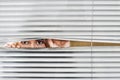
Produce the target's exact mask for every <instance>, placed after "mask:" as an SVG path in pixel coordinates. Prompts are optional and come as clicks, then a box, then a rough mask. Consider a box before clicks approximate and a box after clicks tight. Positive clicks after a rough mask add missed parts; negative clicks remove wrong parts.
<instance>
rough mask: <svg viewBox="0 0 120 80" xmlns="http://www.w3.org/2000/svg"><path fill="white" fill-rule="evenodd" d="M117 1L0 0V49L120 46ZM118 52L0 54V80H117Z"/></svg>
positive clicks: (16, 51)
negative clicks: (28, 43) (65, 42)
mask: <svg viewBox="0 0 120 80" xmlns="http://www.w3.org/2000/svg"><path fill="white" fill-rule="evenodd" d="M119 8H120V0H114V1H113V0H0V44H1V45H2V44H4V43H5V42H7V41H14V40H22V39H30V38H41V37H49V38H60V39H70V40H79V41H83V40H84V41H100V42H103V41H104V42H115V43H119V42H120V41H119V40H120V32H119V30H120V27H119V25H120V23H119V21H120V15H119V13H120V12H119ZM119 53H120V47H117V46H116V47H111V46H109V47H93V46H91V47H75V48H65V49H37V50H36V49H8V48H4V49H2V48H1V49H0V80H119V79H120V63H119V60H120V59H119V56H120V54H119Z"/></svg>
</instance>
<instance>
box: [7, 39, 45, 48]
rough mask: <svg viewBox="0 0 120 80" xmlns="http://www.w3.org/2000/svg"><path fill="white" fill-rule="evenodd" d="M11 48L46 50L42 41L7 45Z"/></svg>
mask: <svg viewBox="0 0 120 80" xmlns="http://www.w3.org/2000/svg"><path fill="white" fill-rule="evenodd" d="M8 46H9V47H12V48H46V46H45V42H44V40H42V39H41V40H29V41H20V42H16V43H13V44H10V45H8Z"/></svg>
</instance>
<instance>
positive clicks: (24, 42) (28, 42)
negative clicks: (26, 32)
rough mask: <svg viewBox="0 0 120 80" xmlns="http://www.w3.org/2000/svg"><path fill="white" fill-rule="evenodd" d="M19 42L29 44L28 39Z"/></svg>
mask: <svg viewBox="0 0 120 80" xmlns="http://www.w3.org/2000/svg"><path fill="white" fill-rule="evenodd" d="M21 43H22V44H25V45H28V44H29V42H28V41H22V42H21Z"/></svg>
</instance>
